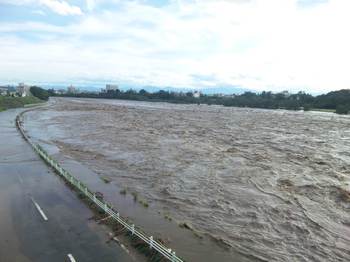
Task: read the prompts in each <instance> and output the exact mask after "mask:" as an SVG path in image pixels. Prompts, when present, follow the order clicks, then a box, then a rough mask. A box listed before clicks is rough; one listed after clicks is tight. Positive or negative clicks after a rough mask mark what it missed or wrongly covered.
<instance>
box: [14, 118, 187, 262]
mask: <svg viewBox="0 0 350 262" xmlns="http://www.w3.org/2000/svg"><path fill="white" fill-rule="evenodd" d="M22 113H24V112H22ZM20 116H21V114H20V115H18V116H17V118H16V125H17V128H18V129H19V131H20V132H21V134H22V136H23V138H24V139H25V140H26V141H28V143H29V144H30V145H31V146H32V148H33V149H34V151H35V152H37V153H38V155H39V156H40V157H41V158H42V159H43V160H44V161H45V162H46V163H47V164H48V165H49V166H51V167H52V168H53V169H54V170H55V171H56V172H57V173H58V174H59V175H60V176H61V177H62V178H64V179H65V180H66V181H67V182H68V183H70V184H71V185H72V186H74V187H75V188H76V189H77V190H79V191H80V192H81V193H83V194H84V195H85V196H86V197H88V198H89V199H90V200H91V201H92V202H94V203H95V204H96V205H97V206H98V207H100V208H101V209H102V210H103V211H104V212H106V213H107V214H109V215H110V216H111V217H112V218H113V219H114V220H115V221H117V222H118V223H119V224H121V225H122V226H123V227H125V228H126V229H127V230H128V231H130V232H131V234H132V235H135V236H137V237H138V238H140V239H141V240H143V241H144V242H145V243H146V244H148V245H149V247H150V248H151V249H154V250H156V251H158V252H159V253H160V254H162V255H163V256H164V257H165V258H167V259H169V260H170V261H172V262H183V260H182V259H180V258H179V257H177V256H176V254H175V251H172V250H171V249H169V248H167V247H165V246H164V245H162V244H160V243H159V242H157V241H156V240H154V239H153V236H150V237H148V236H147V235H146V234H144V233H143V232H142V231H141V230H140V229H138V228H136V227H135V225H134V224H129V223H128V222H127V221H126V220H124V219H123V218H121V216H120V214H119V212H117V211H115V210H114V209H113V207H112V205H110V204H108V203H106V202H105V201H103V200H100V199H99V198H98V196H96V194H95V193H94V192H92V191H91V190H90V189H88V187H87V186H86V185H85V184H84V183H82V182H80V181H79V180H78V179H76V178H75V177H74V176H72V175H71V174H70V173H69V172H67V171H66V170H65V169H63V168H62V167H61V166H60V165H59V164H58V163H57V162H56V161H55V160H54V159H52V158H51V157H50V156H49V154H48V153H47V152H46V151H45V150H44V149H43V148H42V147H41V146H40V145H36V144H34V143H33V142H32V141H31V140H30V138H29V137H28V136H27V135H26V133H25V132H24V130H23V128H22V125H21V120H20Z"/></svg>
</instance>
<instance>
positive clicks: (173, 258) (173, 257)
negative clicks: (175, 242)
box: [171, 251, 176, 262]
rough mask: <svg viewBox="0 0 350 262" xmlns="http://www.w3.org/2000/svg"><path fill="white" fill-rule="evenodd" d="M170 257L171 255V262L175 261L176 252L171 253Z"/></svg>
mask: <svg viewBox="0 0 350 262" xmlns="http://www.w3.org/2000/svg"><path fill="white" fill-rule="evenodd" d="M172 254H173V255H172V257H171V261H172V262H175V261H176V254H175V251H174V252H173V253H172Z"/></svg>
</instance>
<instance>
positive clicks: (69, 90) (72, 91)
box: [67, 85, 78, 94]
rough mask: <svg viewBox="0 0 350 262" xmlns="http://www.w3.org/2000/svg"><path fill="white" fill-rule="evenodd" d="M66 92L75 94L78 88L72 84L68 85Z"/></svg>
mask: <svg viewBox="0 0 350 262" xmlns="http://www.w3.org/2000/svg"><path fill="white" fill-rule="evenodd" d="M67 93H68V94H76V93H78V89H77V88H75V87H74V86H72V85H70V86H68V87H67Z"/></svg>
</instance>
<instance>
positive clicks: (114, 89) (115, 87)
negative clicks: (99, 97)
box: [106, 85, 119, 92]
mask: <svg viewBox="0 0 350 262" xmlns="http://www.w3.org/2000/svg"><path fill="white" fill-rule="evenodd" d="M118 88H119V87H118V85H106V91H107V92H108V91H110V90H112V91H116V90H118Z"/></svg>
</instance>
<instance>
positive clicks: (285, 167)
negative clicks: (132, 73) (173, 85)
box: [25, 98, 350, 261]
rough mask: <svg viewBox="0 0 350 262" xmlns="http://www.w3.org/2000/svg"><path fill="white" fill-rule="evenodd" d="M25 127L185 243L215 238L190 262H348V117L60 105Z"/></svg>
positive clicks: (35, 114)
mask: <svg viewBox="0 0 350 262" xmlns="http://www.w3.org/2000/svg"><path fill="white" fill-rule="evenodd" d="M25 127H26V128H27V130H28V132H29V134H30V135H31V136H32V137H33V138H34V139H36V140H37V141H39V142H40V143H43V144H46V145H51V146H54V147H56V148H58V149H59V152H58V153H57V154H61V155H63V156H66V157H69V158H71V159H73V160H74V161H77V162H79V163H81V164H82V165H84V166H86V167H87V168H89V169H90V170H91V171H93V172H94V174H96V177H98V179H99V181H100V183H101V184H104V183H105V184H106V185H105V187H106V188H107V187H108V188H109V189H108V190H110V191H114V192H115V195H113V196H112V197H111V198H113V197H115V198H116V199H117V198H118V199H122V198H123V197H124V198H125V196H124V193H126V195H127V196H134V198H135V199H136V198H137V199H138V201H137V202H138V203H139V206H142V207H140V208H143V209H145V210H146V209H149V210H152V211H154V213H152V216H153V217H154V220H155V221H160V220H171V222H169V224H172V225H176V226H175V227H177V228H178V230H179V232H180V233H178V234H180V235H181V234H183V238H184V239H183V241H184V243H189V242H187V240H186V239H185V238H187V235H188V234H187V235H186V232H187V231H191V230H193V232H194V234H193V235H194V236H193V237H194V238H196V237H197V238H198V239H210V242H209V244H208V243H205V244H203V245H205V246H206V247H205V248H202V249H203V250H201V251H200V252H202V253H203V252H204V254H203V256H202V257H201V258H198V256H195V255H193V256H192V255H191V252H188V253H187V254H186V256H187V257H186V258H187V260H189V261H200V260H201V261H205V260H206V259H205V258H206V257H207V258H208V260H207V261H212V258H211V257H210V253H211V252H212V251H211V248H210V245H212V247H213V250H216V248H217V247H219V248H220V250H222V252H221V251H220V252H221V253H220V252H218V253H217V254H216V256H215V257H216V258H217V259H216V261H234V258H235V257H236V254H241V255H243V256H242V258H240V259H238V261H239V260H243V258H244V259H246V260H252V261H254V260H262V261H350V193H349V192H350V186H349V179H350V165H349V164H350V118H349V117H348V116H339V115H335V114H332V113H320V112H292V111H282V110H259V109H246V108H225V107H219V106H206V105H201V106H197V105H173V104H167V103H145V102H134V101H121V100H102V99H101V100H94V99H68V98H67V99H57V98H56V99H53V100H51V102H50V106H48V107H44V108H41V109H38V110H35V111H32V112H30V113H27V116H26V122H25ZM101 190H103V189H101ZM120 192H121V193H120ZM116 201H117V200H116ZM118 201H120V200H118ZM147 206H149V207H148V208H145V207H147ZM121 213H123V211H122V210H121ZM135 217H136V216H135ZM135 219H136V218H135ZM142 219H143V218H142V215H138V216H137V220H138V221H140V222H141V223H142ZM183 222H185V223H186V225H185V229H183V228H179V227H178V226H177V224H181V223H183ZM169 227H171V226H169ZM186 227H189V228H190V229H186ZM164 228H165V229H164V230H165V232H166V226H164ZM146 231H147V228H146ZM169 234H170V233H169ZM170 235H171V234H170ZM176 239H180V238H179V236H177V238H176ZM201 241H204V240H201ZM176 242H179V241H175V243H173V245H175V246H179V247H180V248H181V244H177V243H176ZM180 242H181V241H180ZM184 245H185V244H184ZM198 247H200V243H199V244H198ZM208 247H209V248H208ZM176 251H177V252H178V254H181V250H179V249H178V248H177V250H176ZM198 252H199V251H198ZM198 252H196V246H195V245H194V246H193V250H192V254H195V253H198ZM205 252H207V254H205ZM213 252H214V251H213ZM221 256H222V257H221ZM236 258H237V257H236Z"/></svg>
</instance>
